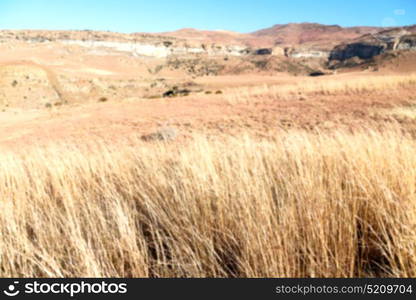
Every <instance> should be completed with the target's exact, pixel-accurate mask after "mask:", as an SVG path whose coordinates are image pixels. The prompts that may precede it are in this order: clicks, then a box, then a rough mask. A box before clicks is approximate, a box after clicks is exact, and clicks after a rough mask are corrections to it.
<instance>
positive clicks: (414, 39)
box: [395, 34, 416, 50]
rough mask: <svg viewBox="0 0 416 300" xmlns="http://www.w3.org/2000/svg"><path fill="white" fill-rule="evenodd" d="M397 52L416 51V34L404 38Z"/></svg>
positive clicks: (398, 45) (401, 39)
mask: <svg viewBox="0 0 416 300" xmlns="http://www.w3.org/2000/svg"><path fill="white" fill-rule="evenodd" d="M395 50H416V34H412V35H404V36H402V37H401V38H400V40H399V43H398V44H397V47H396V49H395Z"/></svg>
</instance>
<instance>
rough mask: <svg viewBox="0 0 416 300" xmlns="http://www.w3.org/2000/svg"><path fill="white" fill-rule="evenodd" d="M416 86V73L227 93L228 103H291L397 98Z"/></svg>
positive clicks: (320, 80) (313, 81) (317, 80)
mask: <svg viewBox="0 0 416 300" xmlns="http://www.w3.org/2000/svg"><path fill="white" fill-rule="evenodd" d="M415 86H416V74H406V75H384V76H382V75H368V74H366V75H360V76H358V75H355V76H351V75H348V74H347V75H344V76H336V77H335V76H334V77H332V76H329V77H327V76H324V77H318V78H308V77H301V78H299V79H298V80H297V81H296V83H288V84H281V85H263V86H255V87H246V88H238V89H230V90H228V93H227V96H226V99H227V101H228V103H230V104H234V103H241V102H243V103H251V102H253V99H264V98H265V97H267V98H270V99H276V100H282V99H283V100H290V99H293V98H294V97H295V98H296V99H298V98H299V97H307V96H308V95H339V94H346V95H357V94H364V93H373V92H382V93H386V92H390V93H391V94H394V95H395V96H398V95H399V93H400V90H401V89H403V88H414V87H415Z"/></svg>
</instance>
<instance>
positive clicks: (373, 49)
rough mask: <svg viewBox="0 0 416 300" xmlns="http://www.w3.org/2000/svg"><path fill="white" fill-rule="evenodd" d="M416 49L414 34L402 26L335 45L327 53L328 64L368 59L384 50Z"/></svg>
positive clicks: (333, 64)
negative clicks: (328, 53)
mask: <svg viewBox="0 0 416 300" xmlns="http://www.w3.org/2000/svg"><path fill="white" fill-rule="evenodd" d="M398 50H416V34H415V33H412V32H409V31H407V30H405V29H402V28H396V29H392V30H386V31H382V32H380V33H378V34H369V35H364V36H362V37H360V38H359V39H356V40H354V41H352V42H350V43H344V44H341V45H338V46H336V47H335V48H334V49H333V50H332V51H331V53H330V55H329V64H330V65H332V66H337V65H340V66H341V65H343V63H344V62H346V61H350V62H351V61H353V60H354V61H356V62H357V63H358V62H360V60H369V59H372V58H373V57H375V56H377V55H380V54H382V53H386V52H393V51H398Z"/></svg>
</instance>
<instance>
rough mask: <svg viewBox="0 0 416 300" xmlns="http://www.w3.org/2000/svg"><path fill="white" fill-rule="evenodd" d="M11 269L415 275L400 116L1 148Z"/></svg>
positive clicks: (410, 170) (24, 272) (410, 162)
mask: <svg viewBox="0 0 416 300" xmlns="http://www.w3.org/2000/svg"><path fill="white" fill-rule="evenodd" d="M1 162H2V168H1V172H0V195H1V202H0V206H1V207H0V270H1V271H0V275H1V276H4V277H21V276H25V277H27V276H29V277H35V276H46V277H50V276H54V277H55V276H57V277H73V276H77V277H90V276H93V277H101V276H109V277H128V276H134V277H147V276H151V277H287V276H290V277H316V276H322V277H353V276H354V277H356V276H358V277H362V276H405V277H406V276H413V277H414V276H416V256H415V254H416V253H415V252H416V248H415V243H416V226H415V225H416V214H415V213H416V209H415V204H416V141H415V140H413V139H412V138H410V137H408V136H406V135H405V134H402V133H400V131H399V130H394V129H391V130H385V131H384V132H378V131H372V130H362V131H360V132H355V133H353V134H352V133H347V132H341V131H338V132H333V133H331V134H316V133H315V134H312V133H305V132H295V131H293V132H290V133H286V134H283V135H280V136H276V137H274V138H273V139H272V140H270V139H269V140H259V139H255V138H252V137H248V136H241V137H238V138H229V137H228V138H223V139H220V138H217V139H211V140H209V139H207V138H204V137H195V138H194V139H193V140H192V141H190V142H188V143H187V144H186V145H179V144H178V143H145V142H141V141H133V142H131V143H129V144H128V145H125V146H124V147H119V146H118V147H116V146H113V145H108V144H105V143H104V142H97V143H94V144H93V145H86V146H81V145H78V146H69V145H67V146H50V147H48V148H36V149H32V150H27V151H26V152H25V153H23V152H20V153H11V152H7V151H5V150H4V151H2V153H1Z"/></svg>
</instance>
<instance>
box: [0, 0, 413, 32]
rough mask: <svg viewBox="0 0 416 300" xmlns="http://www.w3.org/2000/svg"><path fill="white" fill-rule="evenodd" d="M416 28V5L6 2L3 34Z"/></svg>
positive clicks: (323, 0)
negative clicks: (309, 25)
mask: <svg viewBox="0 0 416 300" xmlns="http://www.w3.org/2000/svg"><path fill="white" fill-rule="evenodd" d="M289 22H318V23H323V24H339V25H342V26H355V25H371V26H402V25H410V24H415V23H416V0H344V1H338V0H319V1H314V0H239V1H231V0H204V1H198V0H147V1H142V0H118V1H117V0H0V29H80V30H82V29H92V30H110V31H118V32H163V31H172V30H177V29H180V28H184V27H193V28H198V29H208V30H216V29H226V30H234V31H239V32H251V31H255V30H258V29H262V28H265V27H270V26H272V25H274V24H284V23H289Z"/></svg>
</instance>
